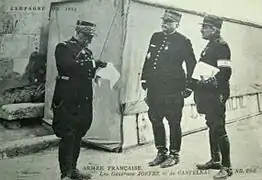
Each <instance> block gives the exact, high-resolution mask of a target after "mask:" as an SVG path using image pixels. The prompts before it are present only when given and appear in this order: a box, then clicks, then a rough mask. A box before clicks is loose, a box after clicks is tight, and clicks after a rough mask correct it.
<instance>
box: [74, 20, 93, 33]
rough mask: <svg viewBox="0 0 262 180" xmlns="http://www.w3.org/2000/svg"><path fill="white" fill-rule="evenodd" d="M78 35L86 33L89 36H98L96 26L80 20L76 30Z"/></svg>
mask: <svg viewBox="0 0 262 180" xmlns="http://www.w3.org/2000/svg"><path fill="white" fill-rule="evenodd" d="M75 30H76V32H77V33H80V32H81V33H84V34H87V35H97V34H96V25H95V24H94V23H91V22H87V21H80V20H78V21H77V23H76V28H75Z"/></svg>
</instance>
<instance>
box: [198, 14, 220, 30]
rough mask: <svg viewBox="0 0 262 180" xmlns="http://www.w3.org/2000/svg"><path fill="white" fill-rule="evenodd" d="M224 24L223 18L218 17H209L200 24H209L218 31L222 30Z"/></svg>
mask: <svg viewBox="0 0 262 180" xmlns="http://www.w3.org/2000/svg"><path fill="white" fill-rule="evenodd" d="M222 23H223V20H222V19H221V18H219V17H216V16H211V15H207V16H205V17H204V19H203V22H202V23H200V24H202V25H203V24H207V25H211V26H214V27H215V28H217V29H221V27H222Z"/></svg>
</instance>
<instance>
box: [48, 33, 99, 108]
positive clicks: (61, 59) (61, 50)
mask: <svg viewBox="0 0 262 180" xmlns="http://www.w3.org/2000/svg"><path fill="white" fill-rule="evenodd" d="M55 59H56V66H57V71H58V78H57V80H56V86H55V92H54V97H53V103H54V105H56V106H58V105H59V104H60V103H61V102H63V103H66V104H70V105H71V106H72V108H73V107H74V106H78V105H80V104H82V103H91V104H92V98H93V88H92V78H94V76H95V71H96V69H97V66H96V63H95V61H94V60H93V55H92V52H91V50H89V49H87V48H83V47H81V46H80V45H79V43H78V42H77V40H76V39H75V38H71V39H70V40H68V41H65V42H61V43H59V44H58V45H57V46H56V50H55Z"/></svg>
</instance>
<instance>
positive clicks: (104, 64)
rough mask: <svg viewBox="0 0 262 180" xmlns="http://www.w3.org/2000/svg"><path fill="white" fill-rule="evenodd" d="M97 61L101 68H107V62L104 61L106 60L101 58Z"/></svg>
mask: <svg viewBox="0 0 262 180" xmlns="http://www.w3.org/2000/svg"><path fill="white" fill-rule="evenodd" d="M95 62H96V65H97V66H98V67H100V68H105V67H106V66H107V62H104V61H100V60H97V61H95Z"/></svg>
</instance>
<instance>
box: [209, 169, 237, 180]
mask: <svg viewBox="0 0 262 180" xmlns="http://www.w3.org/2000/svg"><path fill="white" fill-rule="evenodd" d="M232 175H233V170H232V168H228V167H222V168H221V169H220V171H219V172H218V173H217V174H216V175H214V177H213V178H214V179H215V180H220V179H227V178H228V177H230V176H232Z"/></svg>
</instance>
